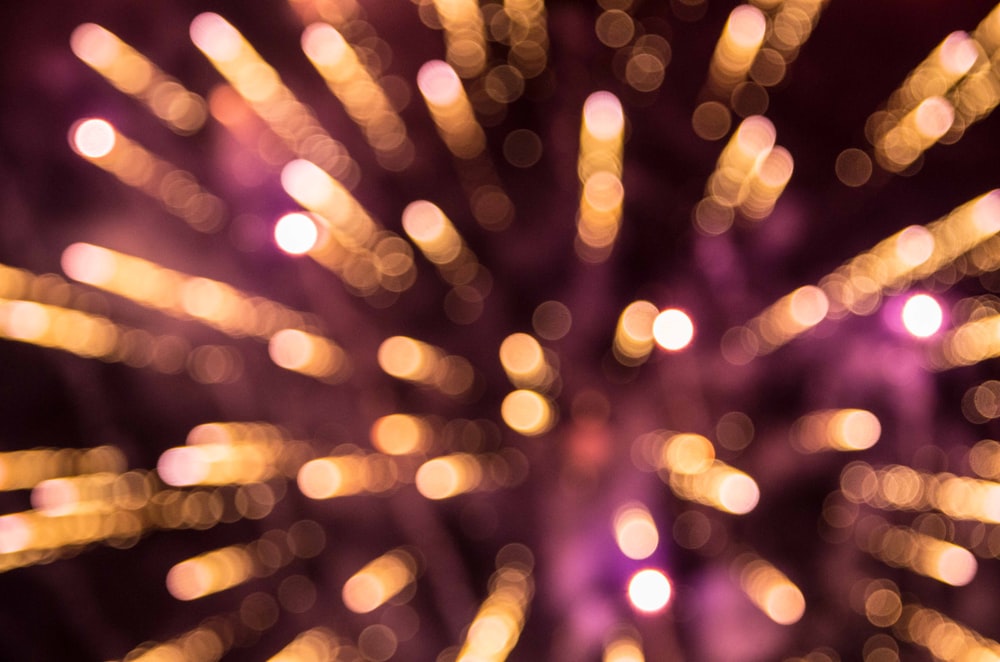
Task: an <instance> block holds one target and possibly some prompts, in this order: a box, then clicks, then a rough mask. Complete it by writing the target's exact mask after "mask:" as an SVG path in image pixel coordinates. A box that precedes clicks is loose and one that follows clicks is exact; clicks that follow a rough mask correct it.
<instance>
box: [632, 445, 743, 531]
mask: <svg viewBox="0 0 1000 662" xmlns="http://www.w3.org/2000/svg"><path fill="white" fill-rule="evenodd" d="M643 438H644V439H646V440H647V441H648V443H650V445H651V447H650V448H648V449H647V452H648V453H649V459H650V460H651V461H652V465H653V466H654V467H655V468H656V469H658V470H659V473H660V478H661V479H662V480H663V482H664V483H666V484H667V485H669V486H670V489H671V491H672V492H673V493H674V494H675V495H676V496H678V497H679V498H681V499H685V500H687V501H694V502H696V503H701V504H704V505H706V506H710V507H712V508H715V509H716V510H719V511H721V512H724V513H730V514H733V515H745V514H746V513H748V512H750V511H751V510H753V509H754V508H755V507H756V506H757V501H758V500H759V499H760V488H759V487H758V486H757V482H756V481H755V480H754V479H753V478H751V477H750V476H748V475H747V474H745V473H744V472H742V471H740V470H739V469H736V468H735V467H731V466H730V465H728V464H726V463H725V462H723V461H722V460H717V459H715V447H714V446H713V445H712V442H711V441H709V440H708V439H707V438H705V437H703V436H701V435H699V434H691V433H671V432H667V431H662V430H661V431H657V432H654V433H651V435H649V436H645V435H644V437H641V438H640V439H643ZM637 441H638V440H637ZM640 452H641V451H640Z"/></svg>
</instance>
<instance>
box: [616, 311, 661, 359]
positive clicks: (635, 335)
mask: <svg viewBox="0 0 1000 662" xmlns="http://www.w3.org/2000/svg"><path fill="white" fill-rule="evenodd" d="M659 314H660V310H659V309H658V308H657V307H656V306H655V305H654V304H652V303H651V302H649V301H642V300H640V301H633V302H632V303H630V304H629V305H627V306H625V309H624V310H622V313H621V315H620V316H619V318H618V326H617V328H616V329H615V337H614V344H613V345H612V350H613V351H614V355H615V358H616V359H618V362H619V363H621V364H622V365H626V366H638V365H642V364H643V363H645V362H646V360H647V359H649V355H650V354H651V353H652V351H653V347H654V346H655V336H654V335H653V325H654V323H655V321H656V318H657V316H658V315H659Z"/></svg>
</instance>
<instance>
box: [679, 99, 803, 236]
mask: <svg viewBox="0 0 1000 662" xmlns="http://www.w3.org/2000/svg"><path fill="white" fill-rule="evenodd" d="M776 139H777V132H776V130H775V128H774V124H773V123H772V122H771V120H769V119H767V118H766V117H764V116H763V115H752V116H750V117H747V118H746V119H745V120H743V122H741V123H740V125H739V127H737V129H736V131H734V132H733V135H732V137H731V138H730V139H729V142H728V143H727V144H726V146H725V148H723V150H722V153H721V154H720V155H719V159H718V161H717V163H716V166H715V170H714V171H713V172H712V174H711V175H710V176H709V178H708V183H707V185H706V187H705V197H704V198H703V199H702V200H701V202H699V203H698V205H697V206H696V207H695V210H694V223H695V226H696V227H697V228H698V229H699V230H701V232H703V233H704V234H707V235H718V234H722V233H723V232H726V231H727V230H729V228H730V227H732V225H733V222H734V220H735V214H736V212H739V213H740V214H741V215H742V216H743V217H744V218H747V219H749V220H754V221H759V220H762V219H764V218H767V217H768V216H769V215H770V214H771V212H772V211H773V210H774V206H775V204H776V203H777V201H778V198H779V197H780V196H781V194H782V192H784V190H785V186H786V185H787V184H788V182H789V180H790V179H791V176H792V172H793V170H794V168H795V166H794V161H793V159H792V155H791V154H790V153H789V152H788V150H787V149H785V148H784V147H781V146H780V145H776V144H775V140H776Z"/></svg>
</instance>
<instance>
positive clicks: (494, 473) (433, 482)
mask: <svg viewBox="0 0 1000 662" xmlns="http://www.w3.org/2000/svg"><path fill="white" fill-rule="evenodd" d="M523 460H524V457H523V455H521V454H520V452H517V451H513V450H511V449H507V450H505V451H501V452H499V453H476V454H473V453H461V452H460V453H450V454H448V455H440V456H438V457H435V458H432V459H430V460H427V461H426V462H424V463H423V464H421V465H420V467H419V468H418V469H417V472H416V475H415V476H414V479H413V482H414V483H415V484H416V487H417V491H418V492H419V493H420V494H421V495H422V496H424V497H425V498H427V499H431V500H434V501H440V500H442V499H450V498H452V497H455V496H458V495H460V494H467V493H469V492H490V491H494V490H497V489H500V488H503V487H511V486H513V485H516V484H517V483H519V482H520V481H521V480H522V479H523V475H522V473H521V472H520V471H519V465H521V464H522V463H523Z"/></svg>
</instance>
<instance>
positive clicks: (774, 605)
mask: <svg viewBox="0 0 1000 662" xmlns="http://www.w3.org/2000/svg"><path fill="white" fill-rule="evenodd" d="M732 569H733V573H734V574H735V575H737V576H738V577H739V582H740V588H741V589H743V592H744V593H746V596H747V597H748V598H750V601H751V602H753V603H754V605H755V606H756V607H757V608H758V609H760V610H761V611H762V612H764V613H765V614H766V615H767V617H768V618H770V619H771V620H772V621H774V622H775V623H777V624H779V625H792V624H794V623H797V622H798V621H799V620H800V619H801V618H802V616H803V614H804V613H805V610H806V601H805V597H804V596H803V595H802V591H801V590H800V589H799V587H798V586H796V585H795V584H794V583H793V582H792V581H791V580H790V579H789V578H788V577H787V576H785V574H784V573H783V572H781V571H780V570H778V569H777V568H776V567H774V566H773V565H772V564H771V563H769V562H768V561H765V560H764V559H762V558H760V557H759V556H757V555H756V554H753V553H752V552H747V553H745V554H742V555H740V556H739V557H737V558H736V559H735V560H734V561H733V564H732Z"/></svg>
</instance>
